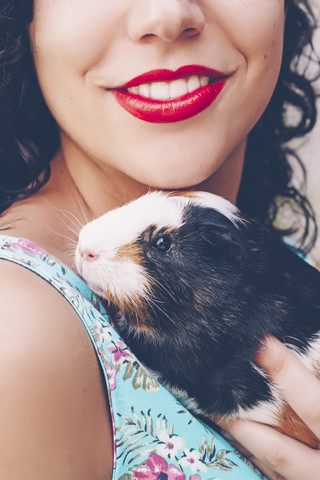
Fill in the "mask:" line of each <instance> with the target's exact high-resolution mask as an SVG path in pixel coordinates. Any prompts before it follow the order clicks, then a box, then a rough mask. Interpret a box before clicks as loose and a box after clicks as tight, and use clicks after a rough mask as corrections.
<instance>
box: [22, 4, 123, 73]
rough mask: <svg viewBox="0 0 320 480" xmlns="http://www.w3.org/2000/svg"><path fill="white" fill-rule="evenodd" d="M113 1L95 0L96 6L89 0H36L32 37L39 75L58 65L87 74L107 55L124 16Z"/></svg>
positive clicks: (31, 29)
mask: <svg viewBox="0 0 320 480" xmlns="http://www.w3.org/2000/svg"><path fill="white" fill-rule="evenodd" d="M113 3H114V2H112V1H111V0H95V1H94V8H93V6H92V2H91V1H90V0H68V1H65V0H55V1H47V2H45V1H42V0H35V2H34V20H33V22H32V23H31V27H30V37H31V45H32V48H33V52H34V58H35V63H36V67H37V69H38V74H39V76H40V78H41V76H42V75H44V74H45V69H46V68H52V69H53V67H54V66H57V65H61V66H62V65H63V66H67V67H68V68H69V69H72V70H74V71H76V72H77V73H83V74H85V72H86V71H87V70H88V69H89V68H90V66H91V65H92V64H95V63H96V62H97V61H98V60H99V59H100V58H101V57H102V56H103V55H104V54H105V52H106V49H107V47H108V44H109V43H110V41H111V39H112V38H113V37H114V35H115V34H116V33H117V32H118V31H119V24H118V21H119V20H121V18H122V17H123V16H124V11H123V8H124V7H121V6H117V7H115V6H114V4H113ZM51 66H52V67H51Z"/></svg>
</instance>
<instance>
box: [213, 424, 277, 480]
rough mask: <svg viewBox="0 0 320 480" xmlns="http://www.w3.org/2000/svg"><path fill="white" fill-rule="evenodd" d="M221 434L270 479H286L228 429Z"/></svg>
mask: <svg viewBox="0 0 320 480" xmlns="http://www.w3.org/2000/svg"><path fill="white" fill-rule="evenodd" d="M221 435H222V436H223V437H224V438H225V439H226V440H228V442H229V443H231V445H233V446H234V448H235V449H236V450H238V451H239V452H240V453H241V454H242V455H243V456H244V457H246V459H247V460H249V461H250V462H251V463H253V464H254V465H255V466H256V467H257V468H258V469H259V470H260V472H261V473H263V474H264V475H265V476H266V477H267V478H268V480H285V479H284V477H283V476H282V475H280V474H279V473H277V472H275V471H274V470H271V468H269V467H267V465H266V464H264V463H263V462H262V461H261V460H259V459H258V458H257V457H255V456H254V455H253V454H252V453H251V452H249V450H247V449H246V448H244V446H243V445H241V443H239V442H237V440H236V439H235V438H234V437H232V436H231V435H230V434H229V432H227V431H226V430H222V431H221Z"/></svg>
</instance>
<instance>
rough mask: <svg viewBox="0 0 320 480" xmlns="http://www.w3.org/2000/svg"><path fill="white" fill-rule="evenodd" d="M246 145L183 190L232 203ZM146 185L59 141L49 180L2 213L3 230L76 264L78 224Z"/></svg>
mask: <svg viewBox="0 0 320 480" xmlns="http://www.w3.org/2000/svg"><path fill="white" fill-rule="evenodd" d="M244 149H245V145H241V146H240V147H239V148H238V149H237V151H236V152H234V153H233V154H232V155H231V156H230V158H228V159H227V160H225V161H224V162H223V165H222V166H221V167H220V168H218V169H217V170H216V171H215V173H214V174H213V175H211V176H209V178H208V179H207V180H205V181H204V182H202V183H200V184H198V185H194V186H192V187H191V188H190V186H189V185H186V187H185V189H187V190H190V189H191V190H203V191H208V192H211V193H215V194H218V195H221V196H223V197H224V198H226V199H228V200H229V201H231V202H233V203H235V202H236V197H237V193H238V189H239V185H240V180H241V172H242V166H243V157H244ZM150 188H151V187H150V186H149V185H145V184H143V183H139V182H138V181H136V180H134V179H133V178H130V177H128V176H126V175H125V174H124V173H122V172H120V171H118V170H116V169H114V168H111V167H110V166H108V165H106V164H99V162H94V161H92V160H91V159H88V158H87V157H86V156H85V155H84V154H83V153H82V152H81V151H79V150H78V149H76V148H75V147H74V145H73V144H71V143H70V142H62V149H61V151H60V152H59V153H58V154H57V155H56V156H55V158H54V159H53V160H52V163H51V177H50V179H49V181H48V183H47V184H46V185H45V186H44V187H43V188H42V189H41V190H40V192H38V193H37V194H34V195H32V196H31V197H30V198H28V199H27V200H24V201H21V202H18V203H16V204H15V205H14V206H13V207H12V208H11V209H10V210H9V212H8V214H7V215H5V217H4V222H5V224H6V225H9V228H8V229H7V233H8V234H9V235H13V236H21V237H25V238H28V239H29V240H30V241H33V242H34V243H35V244H37V245H39V246H40V247H42V248H44V249H45V250H47V251H48V252H50V253H51V254H53V255H55V256H56V257H57V258H58V259H60V260H61V261H63V262H64V263H65V264H67V265H68V266H69V267H71V268H74V262H73V252H74V248H75V245H76V241H77V237H78V234H79V231H80V229H81V227H82V226H83V225H84V224H85V223H87V222H88V221H91V220H92V219H93V218H96V217H98V216H100V215H102V214H104V213H106V212H107V211H108V210H111V209H113V208H116V207H119V206H122V205H124V204H125V203H127V202H129V201H131V200H134V199H136V198H138V197H140V196H141V195H143V194H145V193H147V192H148V191H149V190H150ZM151 189H152V188H151Z"/></svg>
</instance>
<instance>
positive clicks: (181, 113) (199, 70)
mask: <svg viewBox="0 0 320 480" xmlns="http://www.w3.org/2000/svg"><path fill="white" fill-rule="evenodd" d="M227 79H228V75H227V74H226V73H223V72H219V71H217V70H212V69H208V68H206V67H203V66H199V65H187V66H184V67H182V68H179V69H178V70H176V71H172V70H152V71H150V72H147V73H145V74H143V75H139V76H138V77H135V78H134V79H132V80H130V81H129V82H127V83H126V84H124V85H122V86H120V87H116V88H114V89H112V92H113V95H114V96H115V98H116V100H117V102H118V103H119V105H120V106H121V107H123V108H124V109H125V110H126V111H127V112H129V113H130V114H131V115H133V116H134V117H136V118H139V119H141V120H144V121H146V122H150V123H172V122H179V121H181V120H186V119H188V118H191V117H193V116H195V115H197V114H199V113H200V112H202V111H203V110H205V109H206V108H208V107H209V106H210V105H211V104H212V103H213V102H214V101H215V100H216V98H217V97H218V95H219V94H220V92H221V91H222V89H223V88H224V86H225V84H226V82H227ZM171 97H173V98H171Z"/></svg>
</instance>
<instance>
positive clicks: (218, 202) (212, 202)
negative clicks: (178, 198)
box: [182, 192, 241, 225]
mask: <svg viewBox="0 0 320 480" xmlns="http://www.w3.org/2000/svg"><path fill="white" fill-rule="evenodd" d="M190 195H191V200H193V201H194V203H196V204H197V205H203V206H204V207H209V208H212V209H214V210H217V211H218V212H219V213H221V214H222V215H224V216H225V217H227V218H228V219H229V220H230V221H231V222H232V223H234V224H235V225H236V224H237V223H239V222H241V219H240V218H239V210H238V208H237V207H236V206H235V205H234V204H233V203H231V202H229V200H226V199H225V198H223V197H220V196H219V195H214V194H213V193H209V192H191V193H190ZM182 198H183V197H182ZM186 198H188V197H186ZM189 200H190V197H189Z"/></svg>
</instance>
